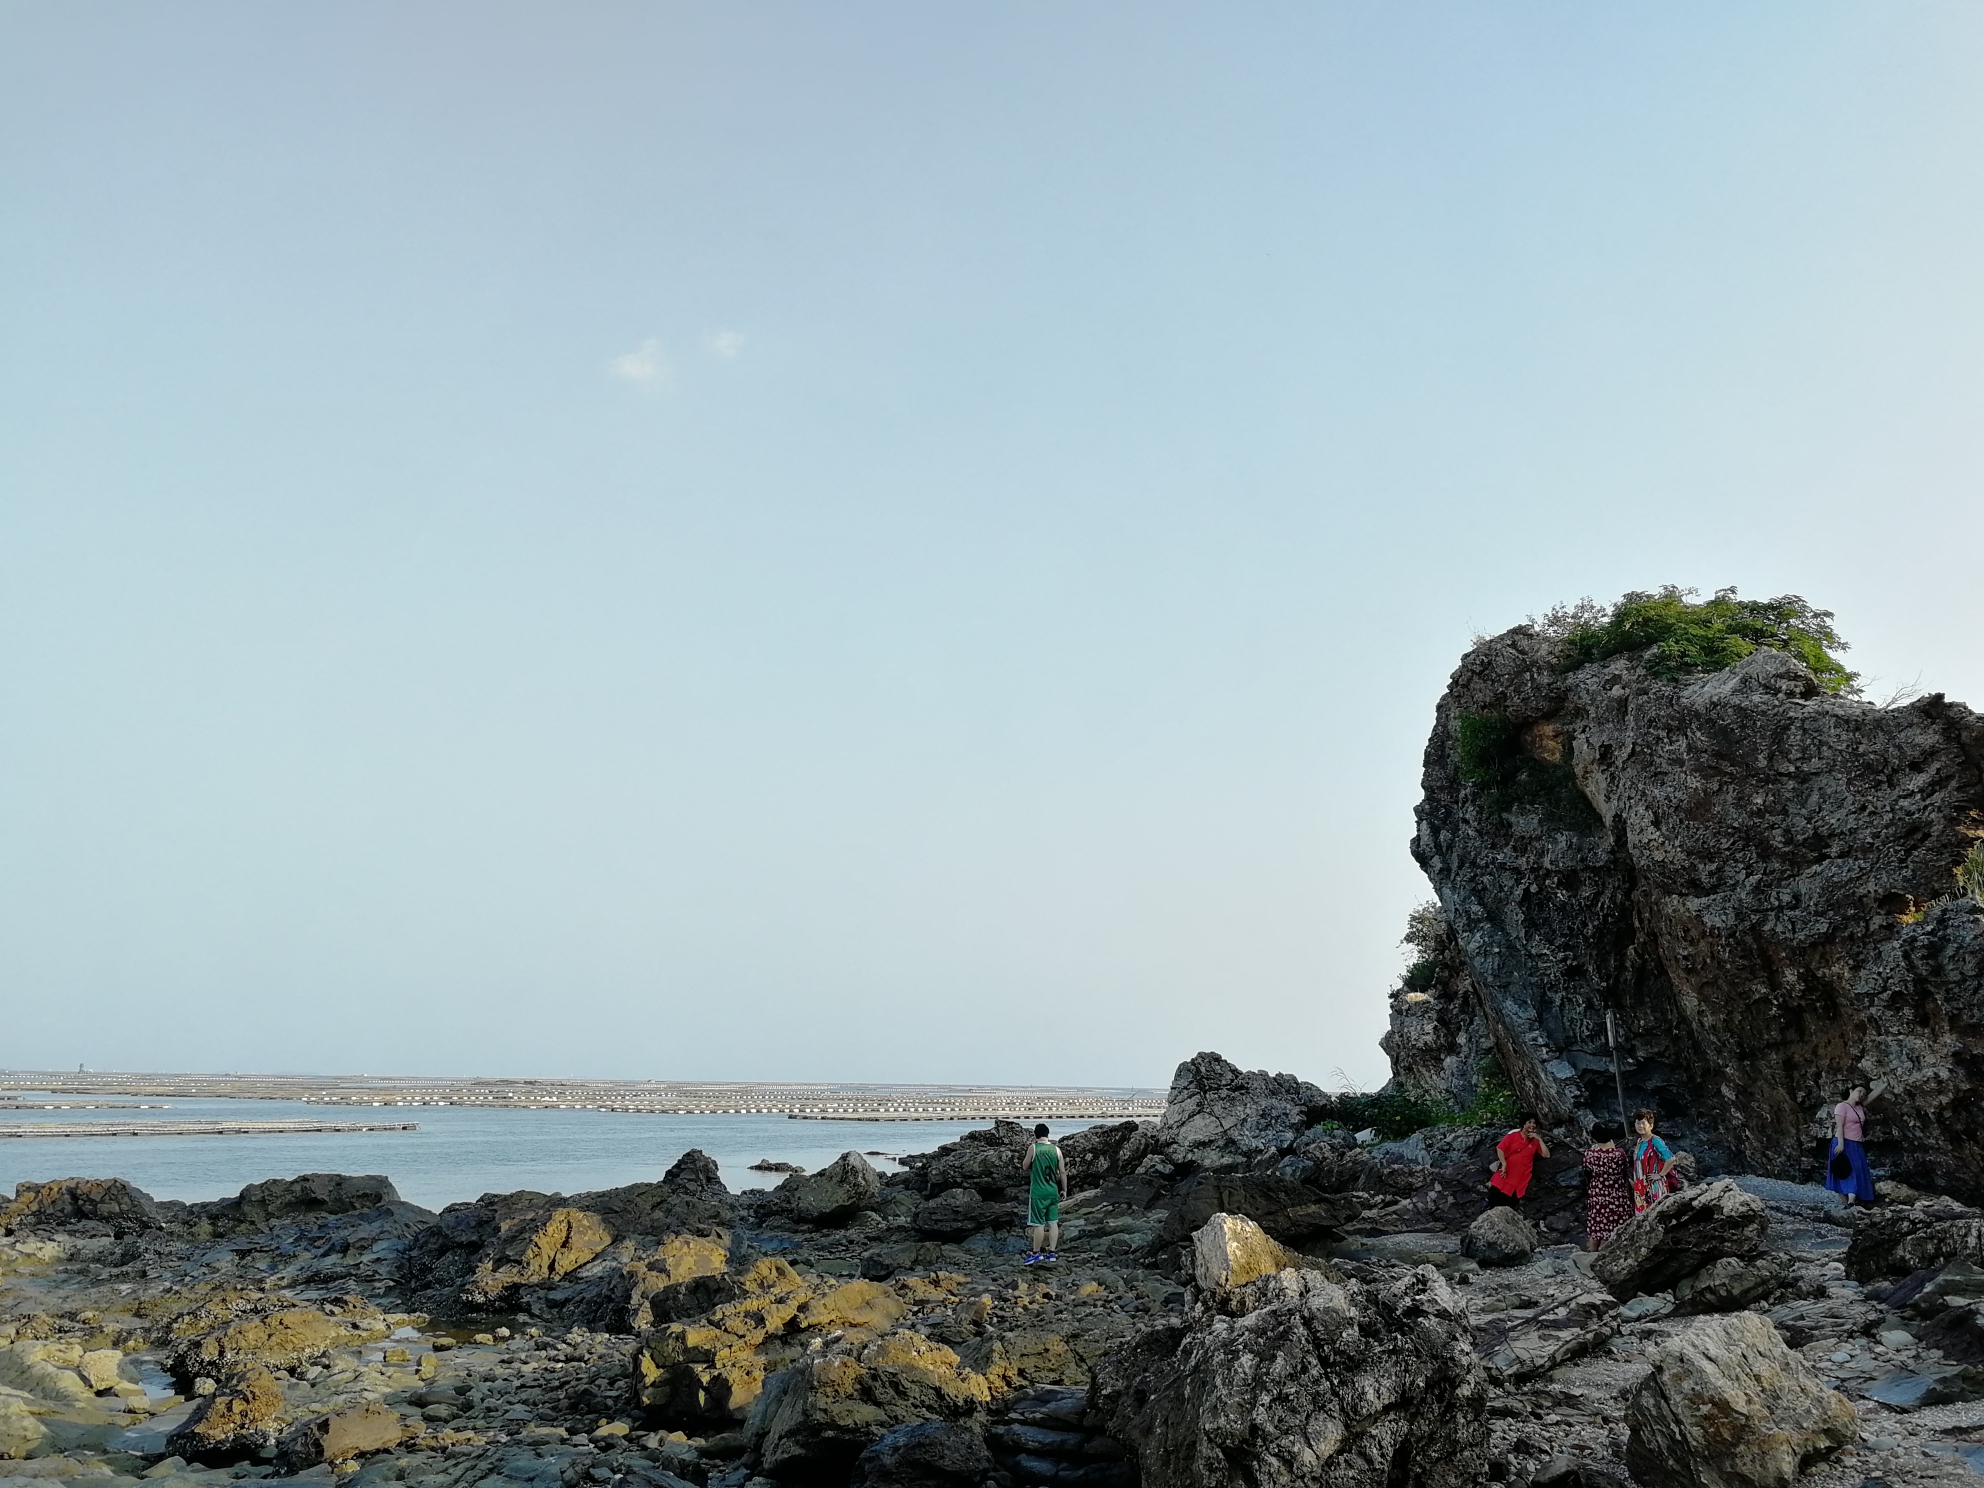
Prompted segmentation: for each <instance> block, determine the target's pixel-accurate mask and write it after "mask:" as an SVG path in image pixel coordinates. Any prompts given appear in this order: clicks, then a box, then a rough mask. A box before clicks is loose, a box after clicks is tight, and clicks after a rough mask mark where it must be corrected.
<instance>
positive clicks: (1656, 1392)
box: [1626, 1312, 1860, 1488]
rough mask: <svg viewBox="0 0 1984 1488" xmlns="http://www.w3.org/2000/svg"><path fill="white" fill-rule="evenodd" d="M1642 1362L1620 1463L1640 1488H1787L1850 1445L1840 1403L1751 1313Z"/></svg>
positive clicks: (1853, 1436)
mask: <svg viewBox="0 0 1984 1488" xmlns="http://www.w3.org/2000/svg"><path fill="white" fill-rule="evenodd" d="M1651 1364H1652V1369H1651V1372H1650V1373H1649V1374H1648V1375H1647V1377H1646V1379H1645V1380H1644V1381H1642V1382H1641V1384H1640V1385H1639V1387H1638V1388H1637V1389H1636V1390H1635V1391H1634V1392H1633V1395H1632V1398H1631V1399H1630V1400H1629V1401H1628V1402H1627V1405H1626V1425H1627V1428H1628V1432H1629V1435H1628V1438H1627V1444H1626V1465H1627V1467H1628V1468H1629V1469H1630V1470H1631V1472H1632V1474H1633V1478H1634V1480H1635V1481H1637V1482H1638V1483H1640V1484H1642V1485H1643V1488H1789V1485H1790V1484H1791V1482H1792V1481H1793V1480H1794V1479H1795V1478H1796V1477H1797V1476H1798V1473H1799V1472H1800V1471H1801V1470H1802V1469H1803V1468H1804V1467H1806V1466H1808V1465H1809V1464H1810V1463H1812V1462H1814V1461H1816V1460H1817V1459H1819V1458H1820V1457H1823V1456H1825V1455H1826V1454H1827V1453H1830V1452H1834V1451H1837V1450H1838V1449H1839V1448H1840V1447H1843V1446H1846V1445H1847V1444H1848V1443H1850V1442H1854V1441H1858V1440H1859V1438H1860V1427H1859V1422H1858V1420H1857V1419H1856V1417H1855V1416H1854V1414H1853V1408H1852V1406H1850V1405H1849V1404H1848V1403H1847V1402H1846V1399H1845V1397H1843V1396H1841V1395H1839V1394H1838V1393H1837V1392H1835V1391H1832V1390H1828V1389H1826V1388H1825V1387H1824V1386H1823V1385H1822V1384H1820V1383H1819V1379H1818V1376H1817V1375H1815V1374H1813V1373H1812V1371H1811V1369H1810V1367H1809V1366H1807V1365H1806V1363H1805V1361H1804V1360H1803V1359H1801V1358H1799V1357H1798V1355H1796V1354H1794V1353H1792V1352H1791V1350H1790V1349H1788V1348H1786V1347H1785V1346H1784V1342H1783V1340H1782V1339H1780V1338H1779V1337H1778V1336H1777V1330H1776V1329H1775V1328H1773V1327H1772V1326H1771V1325H1770V1322H1769V1321H1768V1320H1767V1319H1766V1318H1763V1317H1760V1316H1759V1315H1758V1314H1756V1313H1753V1312H1741V1313H1736V1314H1735V1315H1733V1316H1731V1317H1721V1318H1710V1319H1706V1320H1704V1321H1702V1322H1699V1323H1696V1324H1695V1325H1694V1326H1693V1327H1691V1328H1690V1329H1689V1330H1688V1331H1687V1332H1685V1333H1683V1334H1681V1335H1680V1336H1679V1337H1677V1338H1674V1339H1670V1340H1669V1341H1668V1342H1667V1343H1665V1344H1663V1345H1661V1347H1660V1348H1659V1349H1658V1350H1656V1351H1655V1353H1654V1355H1653V1358H1652V1360H1651Z"/></svg>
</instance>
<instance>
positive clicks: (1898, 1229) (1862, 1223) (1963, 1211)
mask: <svg viewBox="0 0 1984 1488" xmlns="http://www.w3.org/2000/svg"><path fill="white" fill-rule="evenodd" d="M1858 1220H1859V1223H1858V1224H1856V1225H1855V1226H1854V1229H1853V1240H1852V1243H1851V1244H1850V1245H1848V1246H1847V1249H1846V1274H1847V1275H1848V1276H1850V1277H1852V1278H1853V1279H1854V1280H1855V1281H1872V1280H1874V1279H1875V1278H1877V1277H1882V1276H1905V1275H1907V1274H1909V1273H1910V1272H1914V1271H1926V1270H1929V1269H1931V1268H1933V1267H1936V1266H1940V1265H1942V1264H1943V1263H1944V1262H1946V1261H1953V1260H1959V1259H1961V1260H1967V1261H1984V1216H1980V1215H1979V1214H1978V1213H1977V1211H1976V1210H1974V1209H1967V1208H1964V1207H1963V1206H1961V1205H1958V1204H1951V1203H1947V1202H1946V1203H1941V1204H1932V1205H1920V1206H1916V1207H1913V1208H1906V1209H1876V1210H1873V1211H1871V1212H1869V1213H1866V1214H1862V1215H1859V1216H1858Z"/></svg>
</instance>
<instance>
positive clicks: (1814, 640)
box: [1530, 584, 1859, 697]
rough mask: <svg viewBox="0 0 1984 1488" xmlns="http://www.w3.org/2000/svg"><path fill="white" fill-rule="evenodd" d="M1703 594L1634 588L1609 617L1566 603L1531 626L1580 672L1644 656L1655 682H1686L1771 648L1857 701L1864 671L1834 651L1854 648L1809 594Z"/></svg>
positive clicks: (1589, 606)
mask: <svg viewBox="0 0 1984 1488" xmlns="http://www.w3.org/2000/svg"><path fill="white" fill-rule="evenodd" d="M1697 592H1698V591H1696V590H1694V589H1683V588H1681V587H1680V586H1678V585H1675V584H1664V585H1662V586H1661V587H1660V588H1659V589H1658V590H1645V589H1635V590H1634V591H1632V592H1631V593H1630V594H1627V595H1624V596H1622V597H1621V598H1620V600H1619V602H1618V603H1617V604H1615V605H1613V606H1612V608H1611V610H1610V611H1609V612H1608V611H1606V610H1604V609H1602V608H1601V607H1600V606H1598V605H1596V604H1594V603H1593V602H1592V601H1590V600H1589V599H1586V600H1580V601H1579V602H1578V603H1577V604H1575V605H1559V606H1557V607H1556V608H1555V609H1553V610H1551V611H1549V612H1548V613H1547V614H1545V615H1542V616H1540V617H1536V618H1533V619H1532V620H1531V621H1530V624H1531V625H1532V626H1534V627H1535V628H1536V629H1537V630H1538V631H1539V632H1541V633H1542V634H1544V635H1546V636H1549V637H1550V638H1551V639H1553V640H1561V641H1562V642H1563V645H1564V670H1565V671H1575V670H1576V669H1577V668H1579V667H1581V666H1589V665H1590V664H1591V663H1593V662H1596V661H1604V660H1606V659H1607V658H1609V657H1613V656H1618V655H1620V654H1622V653H1624V652H1638V653H1641V655H1642V656H1643V658H1644V661H1645V664H1646V669H1647V670H1648V671H1649V672H1651V673H1652V674H1653V675H1654V676H1656V677H1665V678H1668V679H1669V680H1670V681H1679V680H1680V679H1682V678H1685V677H1695V676H1700V675H1702V674H1704V673H1707V672H1719V671H1721V670H1722V669H1723V668H1724V667H1729V666H1734V665H1735V664H1736V663H1737V662H1739V661H1741V660H1742V659H1743V658H1744V657H1746V656H1748V655H1749V654H1750V653H1751V652H1753V651H1757V650H1759V649H1762V648H1765V647H1768V648H1769V649H1771V650H1773V651H1782V652H1784V653H1785V654H1786V655H1787V656H1792V657H1795V658H1796V659H1797V660H1799V661H1801V662H1803V663H1804V664H1805V665H1806V666H1807V667H1809V668H1811V671H1812V675H1813V676H1815V677H1817V678H1818V679H1819V685H1820V686H1821V687H1823V688H1825V690H1826V691H1828V692H1836V693H1841V694H1843V695H1845V696H1848V697H1851V696H1854V695H1855V694H1856V693H1857V692H1858V691H1859V688H1858V686H1857V683H1858V674H1856V673H1854V672H1850V671H1848V670H1847V669H1846V667H1845V665H1844V664H1843V663H1842V662H1841V661H1840V660H1839V658H1838V657H1837V656H1835V655H1834V654H1833V653H1834V652H1836V651H1844V650H1846V649H1847V645H1846V642H1845V641H1843V640H1841V639H1840V636H1839V632H1838V631H1837V630H1835V629H1834V628H1833V623H1832V620H1833V616H1832V611H1831V610H1821V609H1818V608H1815V607H1814V606H1813V605H1812V604H1811V603H1810V602H1809V601H1807V600H1806V599H1805V598H1804V597H1803V596H1801V595H1797V594H1780V595H1778V596H1777V597H1776V598H1775V599H1739V598H1738V597H1737V594H1736V590H1735V587H1734V586H1733V585H1732V586H1731V587H1730V588H1727V589H1718V590H1716V591H1715V596H1714V598H1712V599H1705V600H1701V601H1699V602H1696V601H1694V600H1693V599H1692V596H1693V595H1694V594H1696V593H1697Z"/></svg>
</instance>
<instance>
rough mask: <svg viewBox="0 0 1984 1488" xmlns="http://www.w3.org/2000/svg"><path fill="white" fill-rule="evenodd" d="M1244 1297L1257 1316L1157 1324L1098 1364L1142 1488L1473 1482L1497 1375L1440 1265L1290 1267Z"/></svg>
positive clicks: (1112, 1416) (1104, 1413)
mask: <svg viewBox="0 0 1984 1488" xmlns="http://www.w3.org/2000/svg"><path fill="white" fill-rule="evenodd" d="M1247 1290H1248V1291H1250V1292H1251V1293H1252V1294H1253V1295H1252V1297H1251V1298H1250V1300H1253V1301H1257V1302H1258V1303H1259V1305H1258V1306H1256V1307H1254V1308H1253V1310H1251V1311H1248V1312H1246V1313H1244V1314H1243V1315H1241V1316H1238V1317H1229V1316H1222V1315H1218V1314H1214V1313H1210V1312H1208V1313H1205V1314H1202V1315H1199V1316H1197V1317H1195V1318H1193V1319H1192V1320H1190V1321H1188V1322H1185V1323H1179V1324H1167V1325H1160V1326H1158V1327H1155V1328H1152V1329H1149V1330H1147V1331H1146V1332H1145V1333H1144V1334H1142V1335H1140V1336H1139V1338H1138V1339H1137V1340H1136V1341H1135V1342H1134V1343H1132V1344H1130V1345H1129V1346H1127V1347H1125V1348H1124V1349H1122V1350H1120V1351H1118V1352H1116V1353H1113V1354H1111V1355H1108V1356H1107V1357H1106V1358H1105V1359H1103V1360H1102V1361H1101V1362H1100V1363H1099V1364H1098V1365H1097V1368H1096V1372H1095V1382H1094V1385H1093V1387H1092V1397H1091V1398H1092V1401H1093V1403H1094V1408H1095V1415H1096V1418H1097V1419H1099V1420H1102V1421H1106V1422H1107V1423H1108V1427H1109V1431H1110V1434H1111V1435H1112V1436H1113V1437H1115V1438H1116V1440H1118V1441H1120V1442H1121V1443H1123V1444H1124V1446H1126V1447H1127V1448H1128V1449H1129V1450H1130V1452H1131V1453H1132V1455H1133V1456H1134V1457H1135V1459H1136V1462H1137V1465H1138V1467H1139V1469H1140V1470H1141V1472H1142V1481H1143V1483H1144V1485H1145V1488H1228V1485H1234V1488H1237V1485H1241V1484H1257V1483H1276V1484H1290V1485H1293V1484H1303V1483H1307V1484H1319V1485H1320V1484H1325V1483H1327V1484H1330V1485H1332V1488H1450V1485H1451V1488H1459V1485H1462V1484H1472V1483H1474V1482H1475V1480H1476V1478H1477V1476H1478V1474H1479V1469H1480V1458H1481V1456H1482V1454H1483V1449H1484V1447H1485V1445H1486V1442H1487V1430H1486V1425H1485V1422H1484V1415H1483V1413H1484V1409H1485V1405H1486V1388H1485V1382H1484V1376H1483V1374H1482V1370H1481V1367H1480V1365H1479V1363H1478V1362H1477V1361H1476V1359H1475V1357H1474V1354H1473V1351H1472V1350H1471V1348H1470V1347H1469V1346H1468V1337H1467V1331H1466V1325H1465V1322H1464V1320H1463V1318H1462V1316H1461V1312H1460V1308H1459V1305H1458V1303H1457V1302H1456V1301H1455V1298H1454V1296H1453V1293H1452V1291H1451V1290H1450V1289H1449V1288H1448V1287H1447V1285H1446V1283H1445V1282H1443V1281H1441V1280H1440V1279H1439V1277H1438V1276H1437V1275H1436V1274H1435V1273H1433V1272H1431V1271H1428V1270H1416V1271H1404V1272H1399V1273H1396V1274H1395V1275H1393V1276H1392V1277H1390V1278H1388V1279H1386V1280H1385V1281H1382V1282H1375V1283H1371V1284H1365V1283H1360V1282H1354V1281H1353V1282H1343V1283H1337V1282H1333V1281H1330V1280H1329V1279H1328V1278H1326V1277H1324V1276H1322V1275H1320V1274H1318V1273H1315V1272H1281V1273H1277V1274H1276V1275H1275V1276H1270V1277H1263V1278H1262V1279H1260V1280H1259V1281H1256V1282H1254V1283H1252V1285H1251V1287H1250V1288H1248V1289H1247Z"/></svg>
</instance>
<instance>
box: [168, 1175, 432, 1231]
mask: <svg viewBox="0 0 1984 1488" xmlns="http://www.w3.org/2000/svg"><path fill="white" fill-rule="evenodd" d="M400 1202H402V1201H401V1199H400V1196H399V1191H398V1190H397V1189H395V1188H394V1187H393V1184H392V1180H391V1179H389V1178H387V1177H386V1176H385V1175H384V1174H381V1173H368V1174H364V1175H362V1176H356V1177H355V1176H353V1175H351V1174H349V1173H302V1174H299V1175H298V1176H297V1177H294V1178H269V1179H265V1180H264V1181H263V1182H260V1183H251V1184H249V1185H248V1186H247V1187H246V1188H244V1189H242V1190H241V1192H240V1193H238V1194H236V1195H235V1196H234V1197H233V1198H231V1199H215V1200H213V1201H212V1202H211V1203H205V1204H189V1205H187V1206H186V1210H187V1214H188V1215H189V1217H191V1218H193V1219H196V1220H200V1221H203V1222H205V1223H206V1224H207V1225H209V1226H211V1227H212V1229H213V1230H214V1231H215V1232H216V1233H217V1234H233V1233H236V1232H238V1231H243V1230H256V1229H264V1228H266V1227H267V1226H269V1225H270V1224H273V1223H275V1222H277V1221H279V1220H284V1219H300V1218H305V1217H308V1216H310V1215H317V1214H356V1213H359V1212H362V1211H363V1210H366V1209H376V1208H378V1207H379V1206H380V1205H381V1204H397V1203H400Z"/></svg>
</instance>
